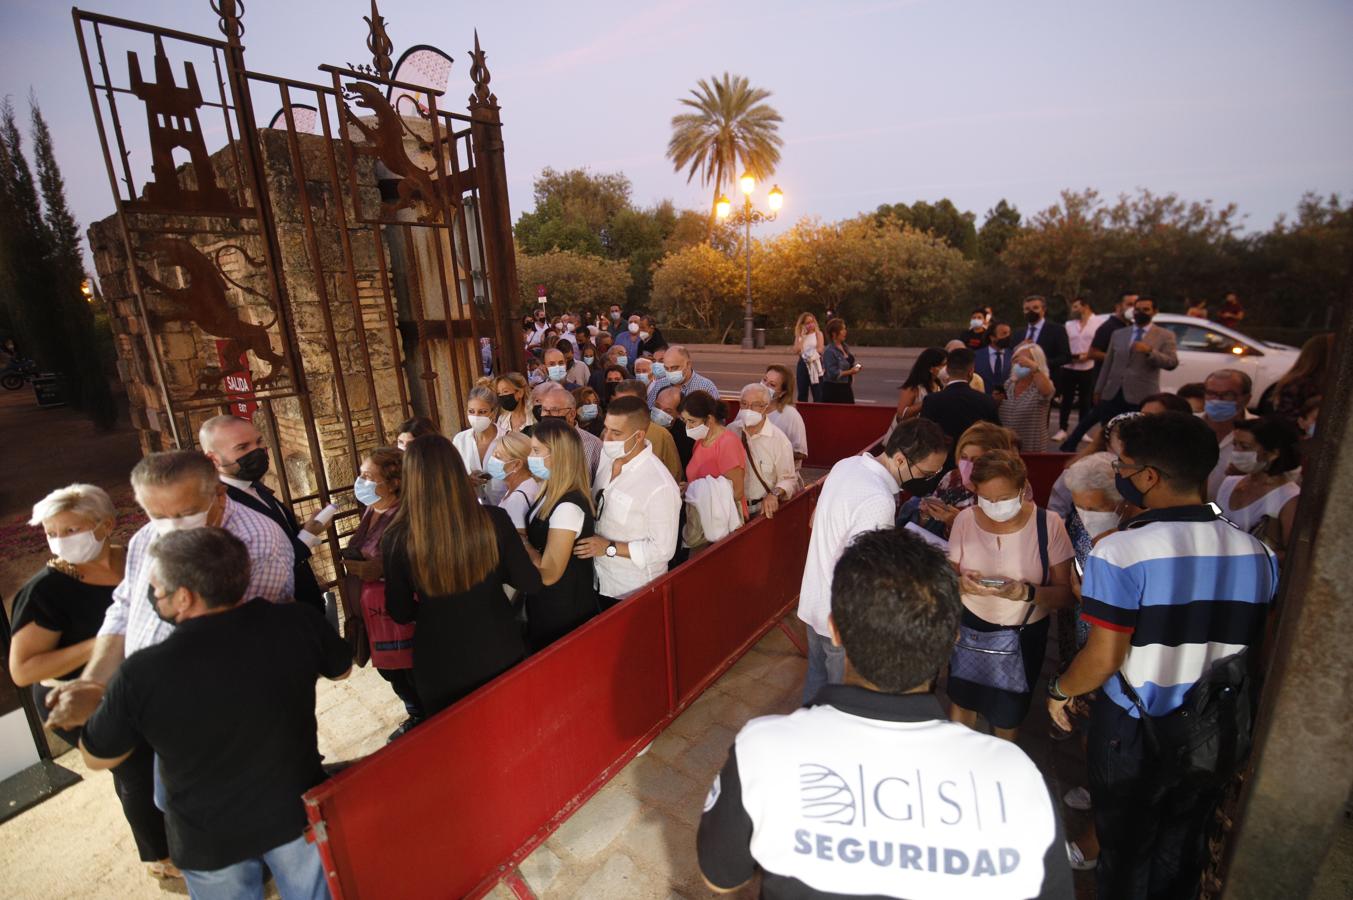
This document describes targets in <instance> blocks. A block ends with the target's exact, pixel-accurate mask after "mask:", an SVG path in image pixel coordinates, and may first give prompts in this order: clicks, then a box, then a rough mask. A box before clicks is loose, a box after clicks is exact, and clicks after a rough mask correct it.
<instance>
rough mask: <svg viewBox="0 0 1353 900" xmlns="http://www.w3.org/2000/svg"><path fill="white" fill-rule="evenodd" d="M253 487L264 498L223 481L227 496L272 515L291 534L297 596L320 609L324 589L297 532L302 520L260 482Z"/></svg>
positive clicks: (286, 532) (307, 550)
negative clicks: (294, 555)
mask: <svg viewBox="0 0 1353 900" xmlns="http://www.w3.org/2000/svg"><path fill="white" fill-rule="evenodd" d="M253 488H254V490H256V491H258V495H259V497H262V498H263V500H262V502H260V501H259V500H256V499H254V497H253V495H251V494H250V493H248V492H247V491H242V490H240V489H239V488H237V487H235V486H234V485H233V484H228V485H226V496H227V497H229V498H230V499H231V500H234V501H235V502H236V503H239V504H240V505H242V506H247V507H249V508H250V509H252V510H253V511H254V512H256V513H262V514H263V515H265V516H267V517H268V518H269V519H272V520H273V521H274V522H276V523H277V526H278V527H279V528H281V529H282V532H283V533H284V534H285V535H286V536H287V537H289V538H291V549H292V550H294V551H295V553H296V589H295V590H296V600H297V601H298V602H300V603H308V604H310V605H311V606H315V607H318V608H319V610H320V611H321V612H322V611H323V610H324V592H323V591H321V590H320V587H319V582H318V581H316V580H315V571H314V570H313V569H311V568H310V548H309V547H307V546H306V545H305V544H304V543H303V542H302V541H301V539H300V537H299V536H298V535H300V533H301V523H300V522H298V521H297V520H296V515H295V514H294V513H293V512H292V511H291V509H290V508H288V506H287V504H285V503H283V502H282V501H281V500H279V499H277V495H276V494H274V493H273V492H272V491H270V490H268V489H267V488H266V487H264V486H263V484H262V482H258V481H255V482H254V484H253Z"/></svg>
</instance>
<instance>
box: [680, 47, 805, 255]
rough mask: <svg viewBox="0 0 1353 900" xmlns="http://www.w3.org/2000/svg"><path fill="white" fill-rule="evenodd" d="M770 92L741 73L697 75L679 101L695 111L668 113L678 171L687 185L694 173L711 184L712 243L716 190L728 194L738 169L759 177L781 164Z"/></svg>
mask: <svg viewBox="0 0 1353 900" xmlns="http://www.w3.org/2000/svg"><path fill="white" fill-rule="evenodd" d="M770 96H771V92H770V91H768V90H766V89H765V88H754V87H752V86H751V83H750V82H749V81H748V80H747V79H746V78H745V77H743V76H741V75H730V74H728V73H727V72H725V73H724V74H723V77H722V78H711V79H709V80H708V81H706V80H705V79H703V78H702V79H700V81H699V82H698V83H697V86H696V89H695V90H693V91H691V96H690V97H682V98H681V100H680V102H681V103H682V105H684V106H687V107H690V108H691V109H693V110H694V112H688V113H682V114H680V115H677V116H673V117H672V139H671V140H670V141H669V142H668V144H667V157H668V158H669V159H670V160H671V161H672V167H673V168H674V169H675V170H676V172H677V173H678V174H679V173H680V172H681V171H682V170H683V169H685V170H687V171H686V182H687V183H688V184H689V183H690V182H691V181H692V180H693V179H694V178H695V177H696V176H697V175H699V176H700V184H701V185H703V186H704V187H706V188H711V187H712V191H713V193H712V194H711V196H710V204H709V229H708V236H709V238H710V240H711V242H712V241H713V238H714V228H715V223H716V221H717V217H716V216H715V210H714V205H715V201H716V200H718V197H719V194H720V192H721V191H722V190H723V189H724V188H728V190H729V192H730V193H731V192H732V186H733V183H734V181H735V180H736V179H737V178H738V177H739V176H740V175H741V173H742V172H741V171H739V169H741V170H742V171H745V172H748V173H750V174H751V175H752V177H753V178H756V179H757V180H758V181H765V180H768V179H769V178H770V177H771V175H773V174H774V173H775V167H776V166H777V165H779V163H780V147H781V146H783V145H784V139H783V138H781V137H780V135H779V128H780V122H782V121H783V119H782V118H781V116H780V114H779V113H778V112H776V110H775V107H773V106H771V105H770V104H768V103H765V102H763V101H765V100H766V99H767V98H769V97H770Z"/></svg>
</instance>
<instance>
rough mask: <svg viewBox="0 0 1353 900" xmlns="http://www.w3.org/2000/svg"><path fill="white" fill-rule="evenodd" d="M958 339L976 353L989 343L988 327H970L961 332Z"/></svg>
mask: <svg viewBox="0 0 1353 900" xmlns="http://www.w3.org/2000/svg"><path fill="white" fill-rule="evenodd" d="M958 339H959V340H961V341H962V342H963V346H965V347H967V348H968V349H969V350H971V351H972V352H974V353H976V352H977V351H978V350H981V349H982V348H983V347H985V346H986V345H987V329H985V328H983V329H982V330H981V331H977V330H975V329H972V328H969V329H968V330H967V331H965V332H963V333H962V334H960V335H959V336H958Z"/></svg>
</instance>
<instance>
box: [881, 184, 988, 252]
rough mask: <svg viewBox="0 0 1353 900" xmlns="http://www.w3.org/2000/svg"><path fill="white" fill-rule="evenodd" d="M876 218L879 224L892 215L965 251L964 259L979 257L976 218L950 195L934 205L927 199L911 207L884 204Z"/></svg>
mask: <svg viewBox="0 0 1353 900" xmlns="http://www.w3.org/2000/svg"><path fill="white" fill-rule="evenodd" d="M874 217H875V218H876V219H877V220H878V221H879V223H880V224H882V223H883V222H885V221H886V220H887V219H889V218H892V219H895V220H897V222H898V224H900V225H906V226H908V227H909V228H913V229H915V230H916V231H928V232H930V233H931V234H933V235H934V236H935V237H937V238H941V239H943V240H944V242H945V243H947V244H948V245H949V246H950V247H953V248H954V249H955V250H957V251H959V252H960V253H962V254H963V256H964V258H965V259H973V258H975V257H976V256H977V227H976V225H974V222H975V220H976V217H975V216H974V215H973V214H972V213H970V212H963V211H962V210H960V209H959V208H958V207H956V206H954V202H953V201H952V200H950V199H949V198H948V197H945V198H944V199H942V200H940V201H939V202H938V203H934V204H931V203H927V202H926V201H924V200H917V201H916V202H915V203H913V204H911V205H910V206H908V205H907V204H905V203H893V204H891V205H890V204H887V203H884V204H883V205H881V206H880V207H879V208H878V209H877V210H875V212H874Z"/></svg>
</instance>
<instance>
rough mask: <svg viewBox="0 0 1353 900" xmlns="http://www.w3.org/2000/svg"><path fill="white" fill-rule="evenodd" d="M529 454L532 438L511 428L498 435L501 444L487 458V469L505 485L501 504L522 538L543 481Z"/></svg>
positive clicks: (485, 464)
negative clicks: (529, 462) (536, 476)
mask: <svg viewBox="0 0 1353 900" xmlns="http://www.w3.org/2000/svg"><path fill="white" fill-rule="evenodd" d="M530 456H531V439H530V438H529V437H527V436H526V435H524V434H522V433H521V432H520V431H510V432H508V433H507V434H505V435H503V436H502V437H500V438H499V439H498V446H497V447H494V448H493V453H492V454H490V455H489V458H488V459H486V460H485V461H484V471H486V472H488V473H489V476H490V477H491V478H493V479H494V480H496V481H498V482H500V483H501V484H502V486H503V490H502V493H503V499H502V500H500V501H499V502H498V505H499V506H500V507H502V508H503V509H504V510H505V511H506V512H507V514H508V516H509V517H510V518H511V519H512V527H513V528H515V529H517V534H519V535H521V537H522V540H525V539H526V516H527V515H528V514H529V513H530V512H531V507H532V506H533V505H535V502H536V496H537V495H538V494H539V492H540V482H539V481H537V480H536V478H535V476H534V475H532V474H531V467H530V465H529V464H528V463H527V460H528V459H529V458H530Z"/></svg>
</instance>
